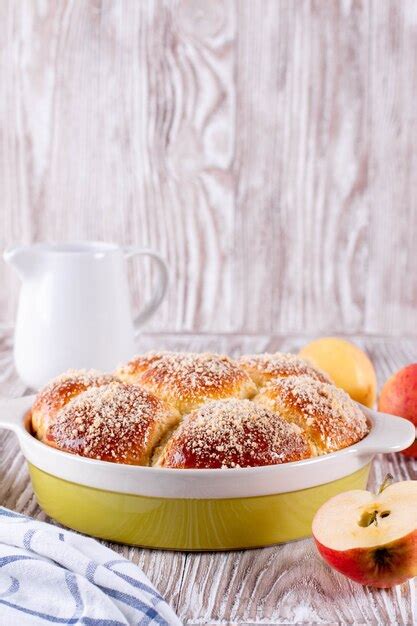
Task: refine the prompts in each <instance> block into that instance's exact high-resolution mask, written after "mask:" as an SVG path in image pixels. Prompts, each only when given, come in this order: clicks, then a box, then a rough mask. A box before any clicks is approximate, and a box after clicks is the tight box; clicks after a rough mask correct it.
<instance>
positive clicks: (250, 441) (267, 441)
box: [156, 399, 311, 469]
mask: <svg viewBox="0 0 417 626" xmlns="http://www.w3.org/2000/svg"><path fill="white" fill-rule="evenodd" d="M310 456H311V450H310V446H309V444H308V441H307V439H306V437H305V435H304V433H303V432H302V430H301V429H300V428H298V427H297V426H295V425H293V424H289V423H287V422H285V421H284V420H283V419H281V418H280V417H279V415H276V414H274V413H272V412H271V411H269V410H267V409H265V408H264V407H262V406H260V405H257V404H255V403H254V402H251V401H250V400H237V399H230V400H217V401H214V402H209V403H208V404H205V405H204V406H202V407H200V408H198V409H196V410H195V411H193V412H192V413H190V414H189V415H187V416H186V417H185V418H184V420H183V422H182V423H181V424H180V426H179V427H178V429H177V430H176V431H175V432H174V433H173V435H172V436H171V438H170V439H169V440H168V442H167V444H166V445H165V448H164V449H163V451H162V453H161V455H160V456H159V458H158V459H157V460H156V465H158V466H160V467H173V468H182V469H192V468H200V469H201V468H227V467H230V468H231V467H254V466H261V465H275V464H278V463H288V462H289V461H299V460H301V459H306V458H308V457H310Z"/></svg>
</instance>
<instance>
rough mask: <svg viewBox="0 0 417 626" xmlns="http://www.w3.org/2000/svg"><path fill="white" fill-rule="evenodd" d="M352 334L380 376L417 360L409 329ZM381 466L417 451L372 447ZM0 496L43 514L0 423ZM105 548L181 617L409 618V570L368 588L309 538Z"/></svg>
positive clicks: (405, 467) (218, 343)
mask: <svg viewBox="0 0 417 626" xmlns="http://www.w3.org/2000/svg"><path fill="white" fill-rule="evenodd" d="M352 339H353V340H354V341H355V342H356V343H358V345H361V346H362V347H363V348H364V349H366V350H367V352H368V353H369V355H370V356H371V358H372V360H373V362H374V364H375V367H376V370H377V374H378V380H379V382H380V383H381V382H382V381H384V380H385V379H386V377H387V376H388V375H389V374H390V373H392V372H393V371H394V370H396V369H398V368H399V367H401V366H403V365H405V364H406V363H409V362H411V361H417V343H416V341H415V340H412V339H399V340H394V339H386V338H382V337H380V338H366V337H362V336H356V337H352ZM304 341H305V337H304V336H303V337H301V336H299V335H293V336H288V337H286V338H282V337H272V338H271V337H267V336H255V335H203V334H200V335H192V334H190V335H169V334H165V335H159V334H147V335H142V337H141V339H140V345H139V346H138V347H139V349H141V350H149V349H162V348H165V349H174V350H175V349H181V350H196V351H199V350H217V351H221V352H226V353H229V354H241V353H244V352H252V351H253V352H258V351H264V350H271V351H272V350H277V349H282V350H297V349H298V348H299V347H300V346H301V345H302V344H303V343H304ZM0 345H1V343H0ZM3 345H4V347H3V349H2V351H1V352H0V393H1V394H2V395H13V396H17V395H20V394H22V393H23V392H24V388H23V386H22V384H21V383H19V381H18V380H17V378H16V375H15V374H14V372H13V368H12V365H11V354H10V349H9V348H8V347H7V345H5V344H3ZM387 472H391V474H392V475H393V476H394V477H395V478H398V479H410V478H411V479H413V480H416V479H417V461H416V460H413V459H405V458H404V457H401V456H400V455H385V456H382V455H380V456H378V457H377V458H376V459H375V461H374V464H373V470H372V473H371V477H370V487H371V488H375V486H376V485H377V484H378V483H380V482H381V480H382V478H383V477H384V476H385V474H386V473H387ZM0 504H1V505H4V506H8V507H10V508H12V509H14V510H16V511H20V512H22V513H26V514H28V515H32V516H34V517H35V518H37V519H42V520H44V519H46V516H45V515H44V514H43V513H42V511H41V510H40V508H39V507H38V506H37V504H36V501H35V499H34V496H33V492H32V489H31V486H30V482H29V477H28V473H27V470H26V465H25V463H24V460H23V457H22V455H21V453H20V451H19V449H18V446H17V442H16V441H15V439H14V437H13V436H12V435H11V434H4V433H0ZM108 545H111V547H112V548H113V549H115V550H116V551H117V552H120V553H121V554H123V555H124V556H126V557H128V558H130V559H132V560H133V561H134V562H135V563H138V564H139V565H140V566H141V567H143V569H144V571H145V572H146V573H147V575H148V576H149V578H150V579H151V580H152V582H153V583H154V584H155V585H156V586H157V588H158V589H159V590H160V591H161V592H162V593H163V594H164V595H165V597H166V598H167V600H168V601H169V602H170V603H171V604H172V605H173V607H174V608H175V609H176V610H177V612H178V614H179V615H180V617H181V619H182V620H183V621H184V623H185V624H188V625H191V624H202V623H204V624H205V623H207V624H242V625H243V624H247V625H249V624H252V625H254V624H295V623H297V624H311V623H315V624H316V623H325V624H341V623H342V624H400V625H407V626H411V625H412V624H415V623H417V602H416V597H417V582H416V581H417V579H414V581H411V582H408V583H405V584H403V585H401V586H400V587H396V588H395V589H392V590H375V589H374V590H372V589H368V588H364V587H361V586H360V585H357V584H355V583H352V582H350V581H349V580H348V579H345V578H344V577H343V576H341V575H339V574H337V573H334V572H332V571H331V570H330V569H329V568H328V567H327V566H326V565H325V564H324V563H323V562H322V561H321V559H320V558H319V557H318V555H317V553H316V551H315V549H314V547H313V543H312V541H311V540H305V541H298V542H293V543H290V544H286V545H281V546H273V547H270V548H263V549H259V550H247V551H235V552H226V553H225V552H223V553H202V554H189V553H180V552H177V553H175V552H160V551H152V550H141V549H138V548H129V547H127V546H120V545H116V544H108Z"/></svg>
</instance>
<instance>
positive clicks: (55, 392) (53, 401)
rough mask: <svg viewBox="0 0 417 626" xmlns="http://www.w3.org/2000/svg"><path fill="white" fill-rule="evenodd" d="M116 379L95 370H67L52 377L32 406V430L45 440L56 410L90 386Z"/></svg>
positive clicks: (100, 384) (97, 385)
mask: <svg viewBox="0 0 417 626" xmlns="http://www.w3.org/2000/svg"><path fill="white" fill-rule="evenodd" d="M113 380H117V379H116V377H115V376H113V375H112V374H102V373H101V372H97V371H96V370H88V371H87V370H68V371H67V372H65V373H64V374H61V376H58V377H57V378H54V379H53V380H51V382H49V383H48V384H47V385H46V387H44V389H42V390H41V391H40V392H39V393H38V395H37V396H36V398H35V402H34V404H33V406H32V415H31V418H32V430H33V432H34V433H35V435H36V436H37V438H38V439H40V440H41V441H44V440H45V434H46V431H47V429H48V427H49V426H50V425H51V424H52V423H53V422H54V420H55V417H56V415H57V412H58V411H59V410H60V409H62V407H64V406H65V405H66V404H67V403H68V402H70V401H71V400H72V398H74V397H75V396H77V395H78V394H80V393H82V392H83V391H86V389H89V388H90V387H101V386H102V385H108V384H109V383H110V382H112V381H113Z"/></svg>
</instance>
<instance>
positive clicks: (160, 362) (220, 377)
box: [117, 352, 257, 414]
mask: <svg viewBox="0 0 417 626" xmlns="http://www.w3.org/2000/svg"><path fill="white" fill-rule="evenodd" d="M117 376H118V377H119V378H120V379H121V380H127V381H128V382H131V383H137V384H139V385H141V386H142V387H144V388H145V389H148V390H149V391H152V393H154V394H155V395H156V396H158V397H159V398H162V399H163V400H165V401H166V402H169V403H170V404H172V405H174V406H175V407H176V408H177V409H178V410H179V411H180V412H181V413H183V414H184V413H189V412H190V411H192V410H193V409H195V408H197V407H198V406H200V405H201V404H204V403H205V402H208V401H210V400H217V399H220V398H229V397H236V398H251V397H253V396H254V395H255V393H256V392H257V388H256V385H255V384H254V383H253V381H252V380H251V379H250V378H249V376H248V375H247V374H246V372H245V371H244V370H243V369H242V368H240V367H239V366H238V365H237V363H236V362H234V361H233V360H232V359H230V358H229V357H227V356H222V355H218V354H208V353H202V354H196V353H192V352H161V353H159V354H158V353H149V354H147V355H146V354H145V355H142V356H138V357H135V358H134V359H132V360H131V361H129V363H127V365H125V366H123V367H121V368H119V370H118V371H117Z"/></svg>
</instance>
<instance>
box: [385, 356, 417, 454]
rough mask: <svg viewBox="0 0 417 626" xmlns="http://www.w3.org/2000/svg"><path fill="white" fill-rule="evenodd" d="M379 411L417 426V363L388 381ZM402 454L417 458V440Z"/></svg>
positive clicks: (408, 366) (405, 368)
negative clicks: (404, 419)
mask: <svg viewBox="0 0 417 626" xmlns="http://www.w3.org/2000/svg"><path fill="white" fill-rule="evenodd" d="M378 409H379V410H380V411H382V412H383V413H391V414H392V415H399V416H400V417H405V418H406V419H408V420H410V422H413V424H414V425H415V426H417V363H413V364H412V365H407V367H404V368H403V369H401V370H400V371H399V372H397V373H396V374H394V375H393V376H391V378H389V379H388V380H387V382H386V383H385V385H384V386H383V388H382V391H381V395H380V397H379V402H378ZM401 454H404V455H405V456H412V457H417V440H416V441H415V442H414V443H413V444H412V445H411V446H410V447H409V448H407V449H406V450H403V451H402V453H401Z"/></svg>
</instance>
